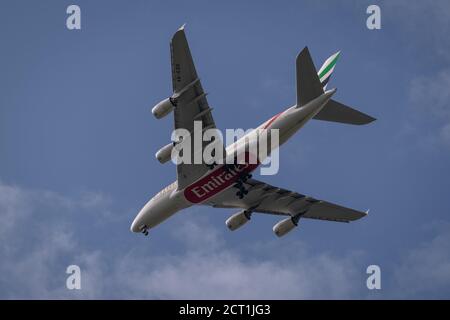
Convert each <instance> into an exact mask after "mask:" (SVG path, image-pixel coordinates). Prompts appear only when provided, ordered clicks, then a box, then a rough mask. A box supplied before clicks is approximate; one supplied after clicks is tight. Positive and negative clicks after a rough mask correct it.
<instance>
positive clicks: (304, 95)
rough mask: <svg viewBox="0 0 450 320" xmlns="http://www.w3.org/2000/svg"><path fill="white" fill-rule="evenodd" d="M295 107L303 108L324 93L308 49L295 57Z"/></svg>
mask: <svg viewBox="0 0 450 320" xmlns="http://www.w3.org/2000/svg"><path fill="white" fill-rule="evenodd" d="M296 64H297V107H301V106H304V105H305V104H307V103H308V102H310V101H311V100H314V99H315V98H317V97H318V96H320V95H321V94H323V93H324V91H323V86H322V84H321V83H320V80H319V76H318V75H317V71H316V67H315V66H314V62H313V61H312V59H311V55H310V53H309V50H308V47H305V48H304V49H303V50H302V51H301V52H300V53H299V54H298V56H297V63H296Z"/></svg>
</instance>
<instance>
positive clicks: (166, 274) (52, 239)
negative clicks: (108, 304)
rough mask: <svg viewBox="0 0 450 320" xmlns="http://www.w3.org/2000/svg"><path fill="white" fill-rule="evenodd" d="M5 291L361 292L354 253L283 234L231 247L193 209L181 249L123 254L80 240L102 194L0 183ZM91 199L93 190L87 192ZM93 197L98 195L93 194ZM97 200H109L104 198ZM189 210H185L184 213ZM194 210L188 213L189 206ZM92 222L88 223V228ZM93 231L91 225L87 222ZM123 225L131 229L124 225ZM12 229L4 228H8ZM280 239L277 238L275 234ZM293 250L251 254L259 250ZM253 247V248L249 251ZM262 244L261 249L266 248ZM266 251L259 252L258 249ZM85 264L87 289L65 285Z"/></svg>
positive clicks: (154, 294)
mask: <svg viewBox="0 0 450 320" xmlns="http://www.w3.org/2000/svg"><path fill="white" fill-rule="evenodd" d="M0 191H2V193H1V195H2V196H1V198H0V208H1V209H2V210H1V211H0V217H1V219H2V221H4V220H5V219H9V224H8V228H7V229H6V228H5V229H4V230H3V231H2V236H4V237H3V241H2V246H1V249H0V255H1V257H2V259H1V261H0V283H1V287H2V291H1V292H0V297H2V298H102V297H110V298H169V299H175V298H191V299H199V298H205V299H207V298H213V299H217V298H249V299H250V298H275V299H281V298H323V297H326V298H348V297H351V296H356V291H357V290H355V287H354V283H355V281H359V274H360V273H359V271H358V270H356V268H355V265H354V262H355V261H354V257H350V256H349V257H343V258H338V257H333V256H332V255H330V254H318V255H312V254H310V253H309V252H308V251H307V250H306V249H305V247H304V246H302V245H292V247H291V248H290V250H283V248H282V247H281V246H282V245H281V243H280V242H274V243H275V244H274V243H269V244H260V245H255V246H253V247H252V248H251V249H248V250H247V251H246V250H245V249H244V250H234V249H232V248H229V247H227V245H226V243H225V242H224V239H223V235H222V234H221V233H220V232H219V230H217V229H216V228H214V227H212V226H211V225H210V224H209V223H208V220H206V219H205V218H198V217H197V216H198V215H191V216H189V217H188V218H186V219H184V222H182V223H181V224H179V225H178V226H177V227H176V228H175V229H176V230H175V229H174V230H173V231H172V232H171V233H170V234H169V235H168V237H170V238H171V239H172V240H175V242H178V243H179V245H180V246H181V249H182V250H181V252H180V253H179V254H176V255H173V254H172V255H166V254H161V253H160V254H157V255H155V254H152V253H151V252H148V251H146V252H142V251H141V252H139V251H137V250H133V248H130V252H129V253H127V254H122V253H120V252H117V251H116V248H111V249H110V251H107V252H105V251H102V252H99V251H98V250H96V249H94V248H95V247H94V248H91V247H90V246H87V247H85V246H83V245H81V244H80V242H79V241H78V240H77V239H78V236H79V233H80V230H79V229H77V228H76V225H75V224H74V223H73V217H74V216H77V213H78V212H79V211H80V210H84V209H85V208H86V207H88V208H89V209H90V210H92V211H93V212H94V213H96V212H97V210H98V207H96V206H95V205H93V204H94V203H97V201H90V200H89V201H88V202H87V204H86V203H85V202H80V201H81V200H80V199H84V198H83V197H81V198H75V199H71V198H70V197H65V196H62V195H59V194H57V193H54V192H49V191H36V190H24V189H21V188H19V187H11V186H8V185H5V184H1V185H0ZM90 198H91V199H92V197H90ZM94 198H95V197H94ZM99 205H100V207H103V206H104V202H103V201H100V202H99ZM185 214H186V213H185ZM187 214H188V215H189V213H187ZM96 216H97V215H96V214H93V215H92V218H93V219H95V217H96ZM89 228H95V224H91V225H90V226H83V230H82V231H83V232H95V230H92V229H89ZM86 229H87V230H89V231H87V230H86ZM124 230H127V229H126V228H124ZM6 233H7V236H5V235H6ZM274 241H275V240H274ZM267 247H271V250H275V252H279V253H280V255H283V256H284V255H286V254H288V255H289V256H288V258H283V257H281V258H280V260H277V259H274V256H273V255H271V256H269V257H266V258H256V257H254V258H252V255H253V253H254V250H256V251H259V253H263V254H264V251H265V250H267ZM252 250H253V252H252ZM261 250H262V251H261ZM260 256H261V254H260ZM69 264H78V265H80V267H81V269H82V290H81V291H69V290H67V289H66V288H65V280H66V276H67V275H66V274H65V268H66V267H67V266H68V265H69Z"/></svg>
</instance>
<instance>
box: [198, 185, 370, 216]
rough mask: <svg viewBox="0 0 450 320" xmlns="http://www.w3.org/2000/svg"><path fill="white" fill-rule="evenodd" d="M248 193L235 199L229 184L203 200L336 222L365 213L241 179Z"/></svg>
mask: <svg viewBox="0 0 450 320" xmlns="http://www.w3.org/2000/svg"><path fill="white" fill-rule="evenodd" d="M245 186H246V188H247V190H248V191H249V192H248V194H247V195H246V196H245V197H244V198H243V199H239V198H238V197H237V196H236V194H235V193H236V191H237V189H235V188H233V187H232V188H230V189H227V190H225V191H224V192H222V193H221V194H219V195H217V196H215V197H213V198H212V199H210V200H209V201H208V202H207V203H206V204H208V205H211V206H213V207H216V208H240V209H250V208H252V210H253V211H254V212H259V213H267V214H274V215H286V216H289V215H290V216H295V215H299V214H300V215H301V217H302V218H308V219H318V220H327V221H336V222H350V221H354V220H357V219H360V218H362V217H365V216H366V215H367V213H365V212H362V211H358V210H354V209H350V208H346V207H343V206H340V205H337V204H334V203H331V202H328V201H323V200H318V199H315V198H313V197H309V196H305V195H303V194H301V193H298V192H294V191H290V190H287V189H283V188H277V187H274V186H272V185H269V184H267V183H264V182H261V181H258V180H256V179H249V180H247V182H246V183H245Z"/></svg>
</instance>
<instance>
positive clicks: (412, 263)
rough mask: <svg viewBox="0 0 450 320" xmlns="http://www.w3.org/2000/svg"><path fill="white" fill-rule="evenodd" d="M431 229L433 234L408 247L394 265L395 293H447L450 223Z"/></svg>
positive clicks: (409, 295)
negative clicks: (396, 264)
mask: <svg viewBox="0 0 450 320" xmlns="http://www.w3.org/2000/svg"><path fill="white" fill-rule="evenodd" d="M434 229H435V230H434V231H435V233H436V235H435V236H434V237H433V238H432V239H431V240H429V241H425V242H423V243H422V244H420V245H419V246H418V247H417V248H413V249H412V250H410V251H409V252H408V253H407V254H406V255H405V256H404V257H403V258H402V260H401V262H400V263H399V265H398V266H397V267H396V270H395V281H396V282H397V288H396V290H398V291H397V292H396V293H395V294H396V295H397V296H401V297H402V298H408V297H409V298H411V297H415V298H417V297H419V298H426V297H441V298H442V297H445V298H447V299H448V298H449V297H450V292H449V289H450V225H448V224H446V223H444V224H443V225H441V226H440V228H439V229H440V230H439V229H438V228H434Z"/></svg>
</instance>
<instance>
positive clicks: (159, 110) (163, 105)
mask: <svg viewBox="0 0 450 320" xmlns="http://www.w3.org/2000/svg"><path fill="white" fill-rule="evenodd" d="M174 106H175V103H174V101H173V99H172V98H167V99H164V100H163V101H161V102H160V103H158V104H157V105H156V106H154V107H153V109H152V113H153V115H154V116H155V118H156V119H161V118H163V117H165V116H167V115H168V114H169V113H171V112H172V110H173V107H174Z"/></svg>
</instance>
